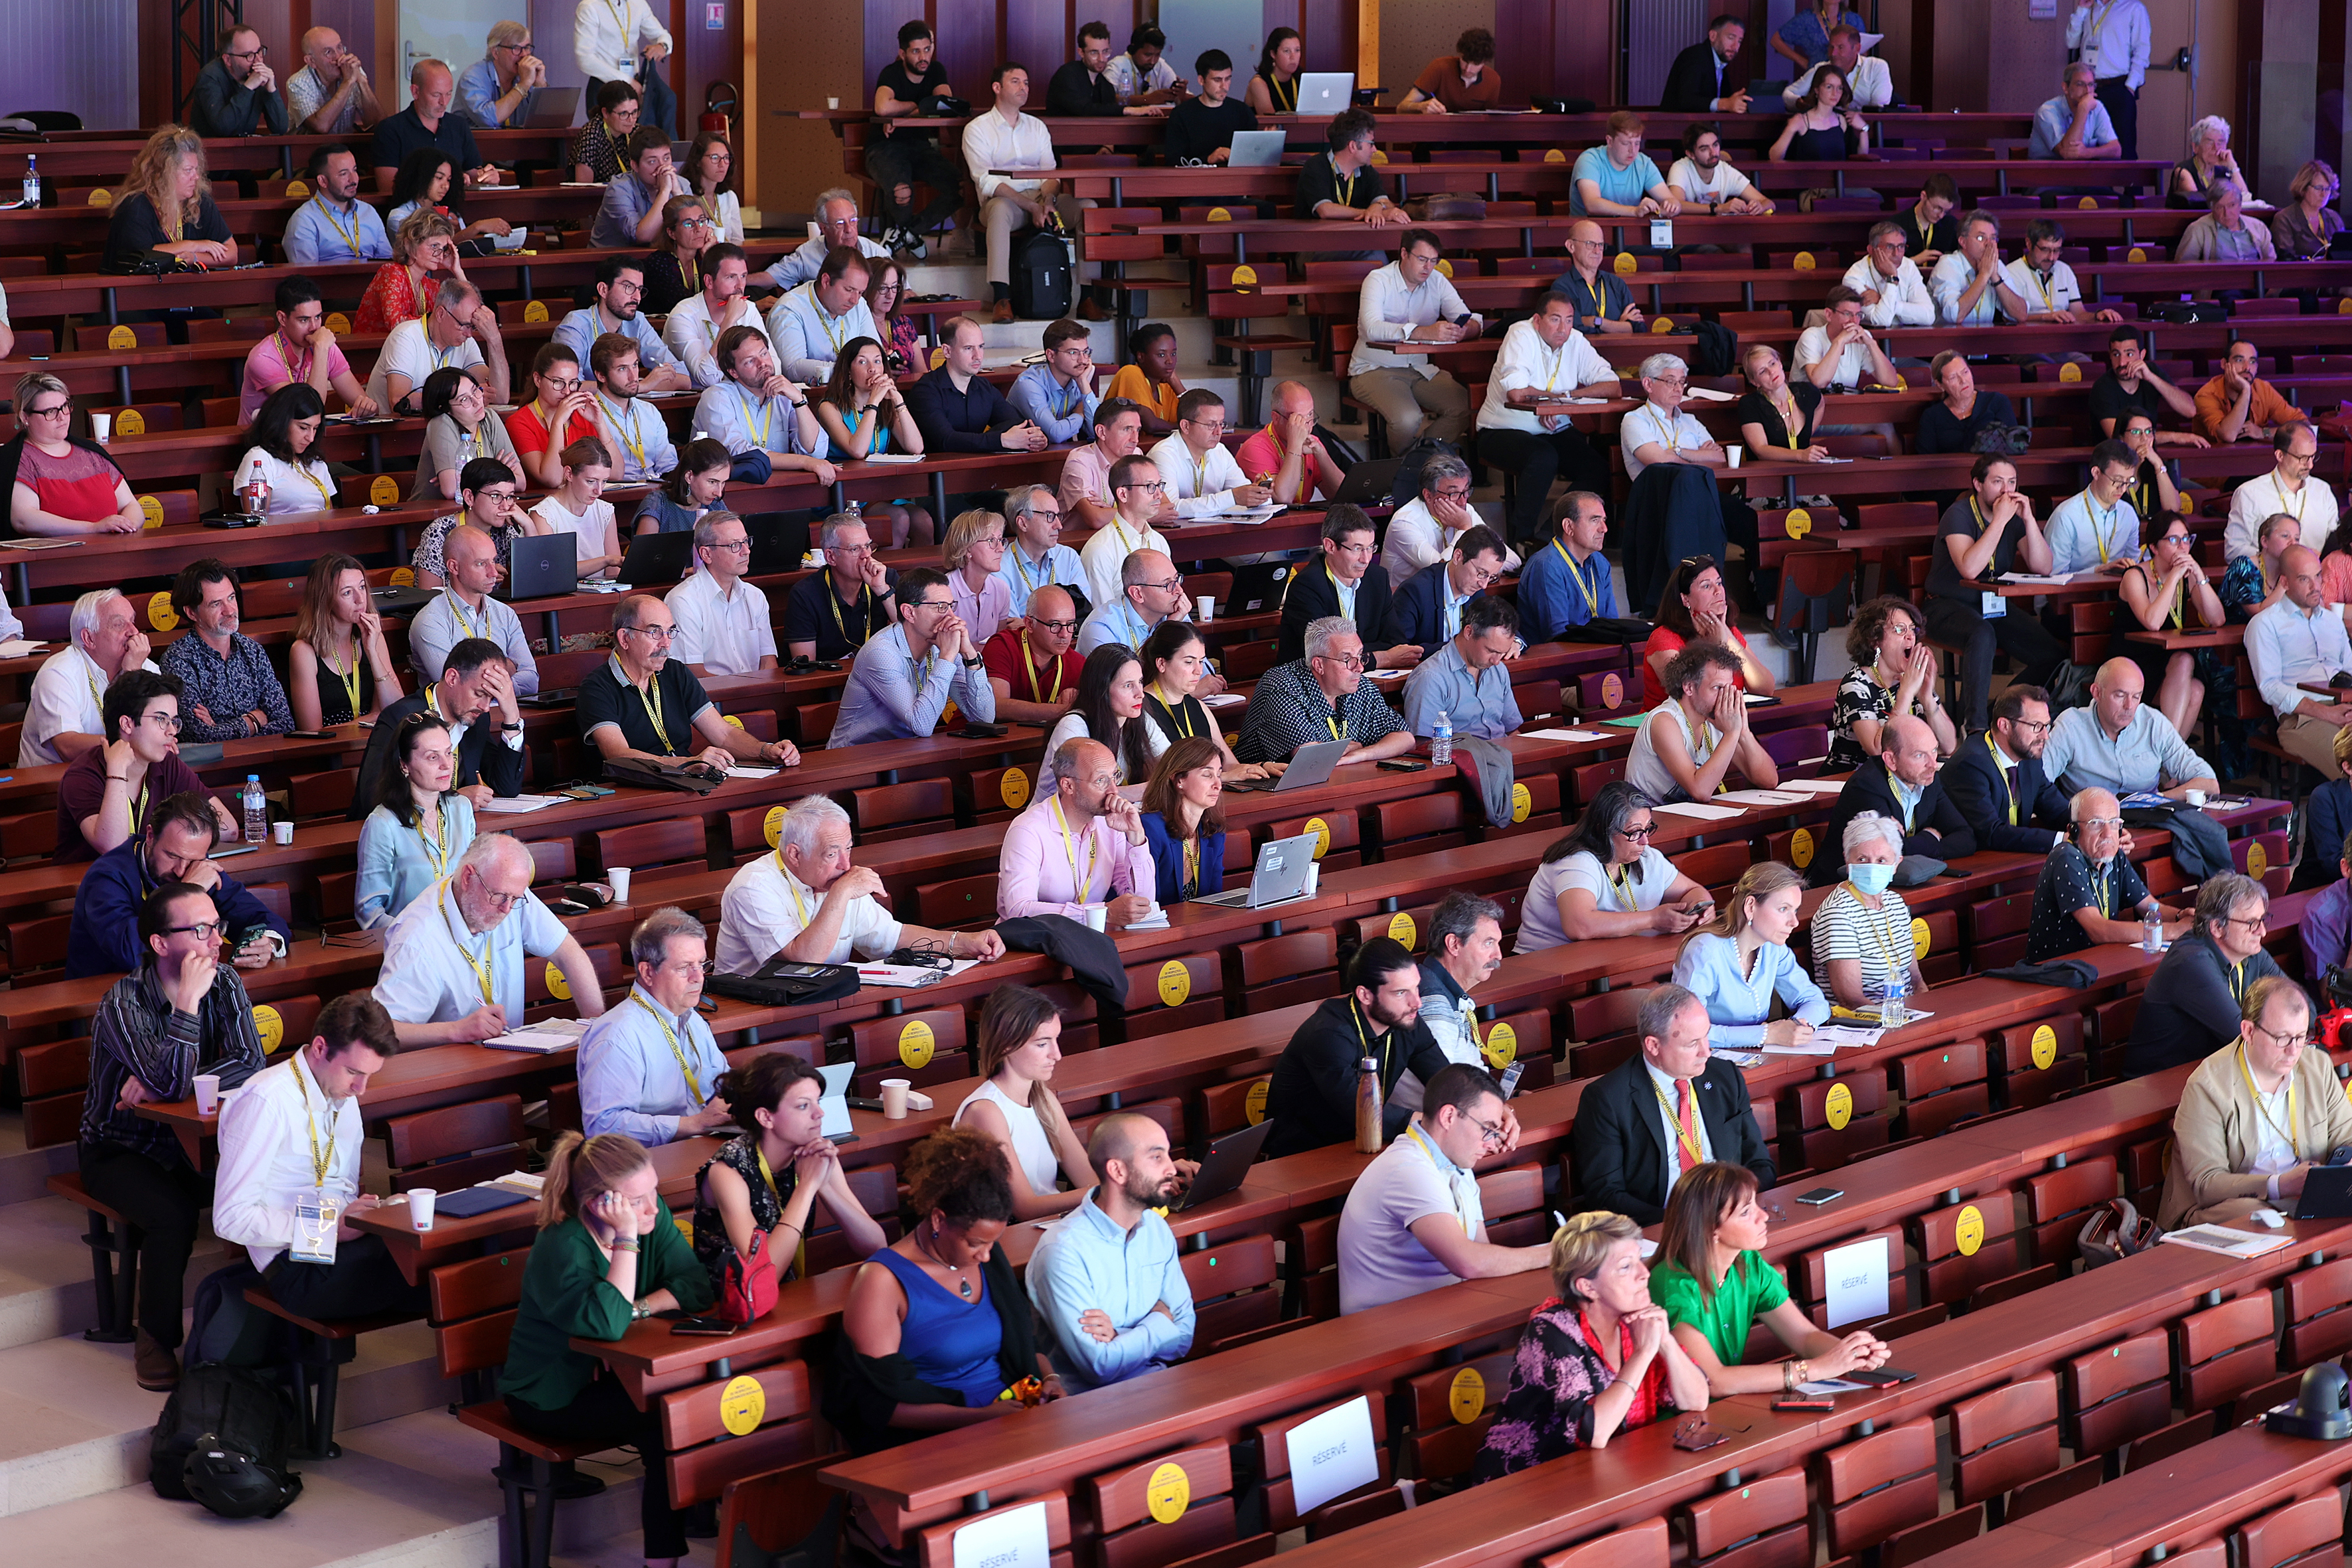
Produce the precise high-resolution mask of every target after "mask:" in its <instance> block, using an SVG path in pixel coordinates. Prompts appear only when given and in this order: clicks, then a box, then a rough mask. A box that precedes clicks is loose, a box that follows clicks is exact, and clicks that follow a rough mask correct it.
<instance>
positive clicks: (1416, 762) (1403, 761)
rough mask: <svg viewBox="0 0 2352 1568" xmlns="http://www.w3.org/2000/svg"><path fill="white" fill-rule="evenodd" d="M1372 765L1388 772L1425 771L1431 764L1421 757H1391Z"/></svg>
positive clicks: (1383, 771)
mask: <svg viewBox="0 0 2352 1568" xmlns="http://www.w3.org/2000/svg"><path fill="white" fill-rule="evenodd" d="M1372 765H1373V766H1374V767H1376V768H1378V769H1380V770H1381V772H1382V773H1424V772H1426V771H1428V768H1429V764H1428V763H1424V762H1423V761H1422V760H1421V759H1420V758H1419V757H1391V758H1389V759H1388V760H1387V761H1386V762H1381V763H1373V764H1372Z"/></svg>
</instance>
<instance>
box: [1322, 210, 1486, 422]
mask: <svg viewBox="0 0 2352 1568" xmlns="http://www.w3.org/2000/svg"><path fill="white" fill-rule="evenodd" d="M1443 255H1444V247H1442V246H1440V245H1439V244H1438V242H1437V236H1435V235H1433V234H1432V233H1430V231H1429V230H1427V229H1425V228H1409V229H1406V230H1405V231H1404V237H1403V238H1402V240H1400V241H1399V242H1398V244H1397V258H1396V259H1395V260H1394V261H1391V262H1390V263H1389V264H1388V265H1387V266H1386V267H1383V268H1380V269H1379V270H1377V271H1375V272H1372V273H1370V274H1369V275H1368V276H1366V278H1365V279H1364V282H1363V286H1362V288H1361V289H1360V290H1359V291H1358V294H1357V304H1356V348H1355V352H1354V353H1353V354H1352V355H1351V356H1350V357H1349V361H1348V390H1349V393H1351V394H1352V395H1354V396H1355V397H1356V398H1357V399H1358V400H1359V401H1360V402H1362V403H1365V404H1367V405H1370V408H1371V410H1372V412H1373V413H1375V414H1377V415H1379V416H1381V418H1382V419H1384V420H1386V421H1387V422H1388V426H1389V444H1390V446H1391V448H1392V449H1393V450H1396V451H1399V452H1402V451H1403V450H1404V449H1405V448H1406V447H1410V446H1412V444H1413V442H1414V441H1416V440H1418V439H1419V438H1420V437H1422V436H1423V435H1424V434H1425V435H1427V436H1428V437H1430V438H1431V439H1432V440H1435V441H1454V442H1459V441H1460V440H1461V439H1462V436H1463V433H1464V432H1465V431H1466V430H1468V429H1469V428H1470V392H1469V389H1468V388H1466V387H1465V386H1464V385H1463V384H1461V383H1460V382H1458V381H1456V380H1454V376H1453V374H1452V373H1451V372H1449V371H1444V370H1440V369H1439V368H1438V367H1437V366H1435V365H1433V364H1432V363H1430V362H1429V360H1428V358H1427V357H1426V356H1425V355H1409V354H1401V353H1396V352H1394V351H1393V350H1391V349H1387V348H1383V347H1382V346H1381V345H1382V344H1384V343H1394V342H1430V343H1455V342H1461V341H1462V340H1463V339H1465V338H1475V337H1476V336H1477V335H1478V333H1479V331H1480V330H1481V329H1480V327H1479V323H1478V318H1477V317H1476V316H1475V315H1474V314H1472V313H1471V310H1470V307H1469V306H1467V305H1465V304H1464V303H1463V302H1462V296H1461V295H1459V294H1457V293H1455V292H1454V280H1453V279H1450V278H1448V277H1447V276H1445V274H1444V273H1443V272H1440V271H1439V270H1438V269H1437V263H1438V258H1440V257H1441V256H1443Z"/></svg>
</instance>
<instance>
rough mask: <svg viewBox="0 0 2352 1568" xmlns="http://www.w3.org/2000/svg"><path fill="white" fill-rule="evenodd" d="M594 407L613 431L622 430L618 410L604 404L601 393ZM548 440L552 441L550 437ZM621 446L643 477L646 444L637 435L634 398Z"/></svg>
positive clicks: (643, 439) (642, 438) (630, 403)
mask: <svg viewBox="0 0 2352 1568" xmlns="http://www.w3.org/2000/svg"><path fill="white" fill-rule="evenodd" d="M596 406H597V407H599V408H601V409H603V410H604V413H605V414H606V416H609V417H610V418H611V419H612V421H613V428H614V429H615V430H622V429H623V428H624V427H623V426H622V424H621V414H620V410H618V409H616V408H614V406H613V405H611V404H609V403H607V402H605V401H604V394H603V393H601V392H600V393H598V394H596ZM550 438H551V439H552V437H550ZM621 445H623V446H624V447H627V448H628V449H629V456H630V457H632V458H635V459H636V460H637V472H638V474H639V475H640V476H642V475H644V473H645V471H646V442H645V437H642V436H640V435H638V434H637V404H636V400H635V398H631V399H630V400H629V423H628V425H627V426H626V428H625V433H624V434H623V435H622V437H621Z"/></svg>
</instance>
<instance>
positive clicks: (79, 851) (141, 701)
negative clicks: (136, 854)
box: [50, 665, 236, 865]
mask: <svg viewBox="0 0 2352 1568" xmlns="http://www.w3.org/2000/svg"><path fill="white" fill-rule="evenodd" d="M181 694H182V689H181V684H180V679H179V677H177V676H175V675H169V674H165V673H163V672H161V671H158V670H155V669H152V668H147V667H146V666H143V665H135V666H132V667H131V668H129V669H126V670H125V671H124V672H123V673H122V674H121V675H119V676H117V677H115V679H113V681H112V682H111V683H110V684H109V685H108V687H107V688H106V694H105V697H104V698H103V700H101V703H100V725H101V727H102V728H103V730H104V732H105V734H106V737H107V738H106V740H105V742H103V743H102V744H97V745H91V746H89V747H87V748H85V749H84V750H83V751H82V752H81V753H80V754H79V755H78V756H76V757H75V758H74V759H73V761H72V762H70V763H68V764H67V765H66V771H65V773H64V775H63V776H62V777H60V778H59V779H58V847H57V851H56V853H55V854H53V855H52V856H50V860H51V861H52V863H54V864H57V865H66V864H69V863H71V862H73V861H77V860H88V859H90V858H93V857H95V856H99V855H103V854H104V853H106V852H107V851H108V850H110V849H111V848H113V847H115V846H116V845H118V844H121V843H124V842H126V841H128V840H130V839H131V838H135V837H138V835H139V834H140V833H141V832H142V830H143V829H144V828H145V827H146V826H147V823H148V820H149V813H150V808H151V806H154V805H161V804H162V803H163V802H164V801H166V800H169V799H170V798H172V797H173V796H174V795H182V794H184V793H188V792H191V791H194V792H197V793H208V792H206V791H205V782H204V780H203V779H201V778H199V777H197V776H196V772H195V770H194V768H191V767H189V766H188V764H187V763H184V762H182V761H181V760H180V702H181ZM213 820H214V821H215V823H216V824H217V825H218V826H219V828H220V830H221V832H222V833H223V834H224V835H227V834H231V833H234V832H236V818H235V817H234V816H230V815H229V809H228V807H227V806H226V805H221V804H220V803H219V802H218V801H215V803H214V807H213Z"/></svg>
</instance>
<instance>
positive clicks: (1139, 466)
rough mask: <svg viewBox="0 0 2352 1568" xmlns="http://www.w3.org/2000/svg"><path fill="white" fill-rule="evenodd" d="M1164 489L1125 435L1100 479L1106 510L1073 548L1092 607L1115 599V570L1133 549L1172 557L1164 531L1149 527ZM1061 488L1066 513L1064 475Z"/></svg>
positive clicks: (1156, 515) (1161, 508)
mask: <svg viewBox="0 0 2352 1568" xmlns="http://www.w3.org/2000/svg"><path fill="white" fill-rule="evenodd" d="M1105 406H1108V405H1105ZM1133 417H1134V416H1133V415H1131V414H1130V415H1129V416H1128V418H1129V419H1132V418H1133ZM1125 422H1126V421H1122V422H1121V423H1125ZM1096 433H1097V435H1098V436H1099V435H1106V434H1108V431H1106V430H1104V429H1102V428H1100V427H1097V432H1096ZM1081 449H1082V450H1083V448H1081ZM1075 455H1076V454H1073V456H1075ZM1167 488H1168V487H1167V485H1166V484H1165V483H1164V482H1163V481H1162V480H1161V479H1160V470H1159V469H1158V468H1156V467H1154V466H1153V464H1152V461H1151V459H1150V458H1146V457H1141V456H1139V455H1138V454H1137V453H1136V451H1135V445H1134V442H1133V441H1132V440H1131V439H1130V440H1129V443H1128V448H1127V452H1126V455H1124V456H1122V457H1120V458H1118V460H1117V461H1116V462H1114V463H1113V464H1112V465H1111V468H1110V475H1109V478H1108V479H1107V480H1106V481H1105V493H1106V494H1107V495H1108V497H1109V506H1108V514H1107V515H1106V517H1105V519H1104V521H1103V522H1102V523H1101V524H1100V525H1099V526H1097V528H1096V530H1095V532H1094V537H1092V538H1091V539H1088V540H1087V542H1086V547H1085V548H1084V549H1082V550H1080V551H1079V552H1078V564H1079V566H1080V567H1081V568H1083V569H1084V570H1085V572H1086V574H1087V580H1086V583H1085V584H1084V586H1085V588H1086V591H1087V599H1088V601H1090V602H1091V603H1093V604H1094V605H1097V606H1100V605H1116V604H1118V600H1119V571H1120V568H1121V567H1122V566H1123V565H1124V564H1125V563H1126V561H1127V558H1128V557H1129V555H1132V554H1133V553H1135V552H1137V551H1139V550H1157V551H1158V552H1160V553H1161V554H1162V555H1167V556H1170V557H1171V558H1172V557H1173V556H1174V554H1175V552H1174V551H1172V550H1171V549H1170V548H1169V545H1168V539H1167V536H1166V535H1165V534H1163V533H1161V532H1160V531H1159V530H1158V529H1156V528H1154V527H1152V526H1151V525H1152V523H1153V522H1154V521H1157V520H1158V519H1159V518H1160V515H1161V514H1162V513H1163V512H1164V511H1165V510H1167V500H1166V495H1165V492H1166V490H1167ZM1063 493H1064V497H1065V499H1064V501H1063V507H1064V512H1063V515H1064V516H1065V517H1067V516H1068V515H1069V511H1068V506H1069V502H1068V500H1067V499H1066V498H1067V495H1068V481H1067V480H1066V479H1065V481H1064V487H1063Z"/></svg>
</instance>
